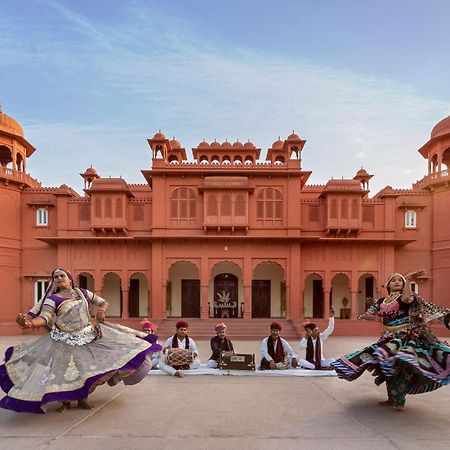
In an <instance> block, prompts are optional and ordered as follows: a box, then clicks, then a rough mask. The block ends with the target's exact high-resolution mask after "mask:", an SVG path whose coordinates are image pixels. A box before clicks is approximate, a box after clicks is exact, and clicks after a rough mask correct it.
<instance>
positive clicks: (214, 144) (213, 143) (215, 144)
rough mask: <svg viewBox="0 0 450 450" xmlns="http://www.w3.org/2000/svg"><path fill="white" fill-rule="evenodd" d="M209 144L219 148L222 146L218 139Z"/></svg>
mask: <svg viewBox="0 0 450 450" xmlns="http://www.w3.org/2000/svg"><path fill="white" fill-rule="evenodd" d="M209 146H210V147H214V148H217V147H220V144H219V143H218V142H217V141H214V142H211V144H210V145H209Z"/></svg>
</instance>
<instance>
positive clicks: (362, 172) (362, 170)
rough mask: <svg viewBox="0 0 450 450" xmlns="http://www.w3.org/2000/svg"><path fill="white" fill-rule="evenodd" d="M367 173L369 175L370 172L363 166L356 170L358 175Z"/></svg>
mask: <svg viewBox="0 0 450 450" xmlns="http://www.w3.org/2000/svg"><path fill="white" fill-rule="evenodd" d="M366 175H369V174H368V173H367V170H366V169H363V168H362V167H361V169H359V170H358V172H356V176H366Z"/></svg>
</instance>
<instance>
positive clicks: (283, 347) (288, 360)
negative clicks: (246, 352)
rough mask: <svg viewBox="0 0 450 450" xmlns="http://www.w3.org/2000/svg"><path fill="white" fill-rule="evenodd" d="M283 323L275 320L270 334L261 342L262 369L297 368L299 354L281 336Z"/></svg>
mask: <svg viewBox="0 0 450 450" xmlns="http://www.w3.org/2000/svg"><path fill="white" fill-rule="evenodd" d="M280 333H281V325H280V324H279V323H278V322H273V323H272V324H271V325H270V336H268V337H266V338H264V339H263V340H262V342H261V366H260V370H274V369H288V368H294V369H295V368H296V367H297V365H298V363H297V354H296V353H295V352H294V350H293V349H292V347H291V346H290V345H289V344H288V342H287V341H286V340H284V339H282V338H281V337H280Z"/></svg>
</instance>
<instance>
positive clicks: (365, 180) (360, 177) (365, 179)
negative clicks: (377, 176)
mask: <svg viewBox="0 0 450 450" xmlns="http://www.w3.org/2000/svg"><path fill="white" fill-rule="evenodd" d="M372 177H373V175H370V174H369V173H368V172H367V170H366V169H363V168H362V167H361V169H359V170H358V172H356V175H355V176H354V177H353V179H354V180H357V181H359V182H360V183H361V187H362V188H363V189H364V190H365V191H368V190H369V180H370V179H371V178H372Z"/></svg>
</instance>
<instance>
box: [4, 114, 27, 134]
mask: <svg viewBox="0 0 450 450" xmlns="http://www.w3.org/2000/svg"><path fill="white" fill-rule="evenodd" d="M0 130H3V131H6V132H8V133H12V134H15V135H16V136H21V137H23V130H22V127H21V126H20V125H19V123H18V122H16V121H15V120H14V119H13V118H12V117H9V116H8V115H6V114H4V113H2V112H0Z"/></svg>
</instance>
